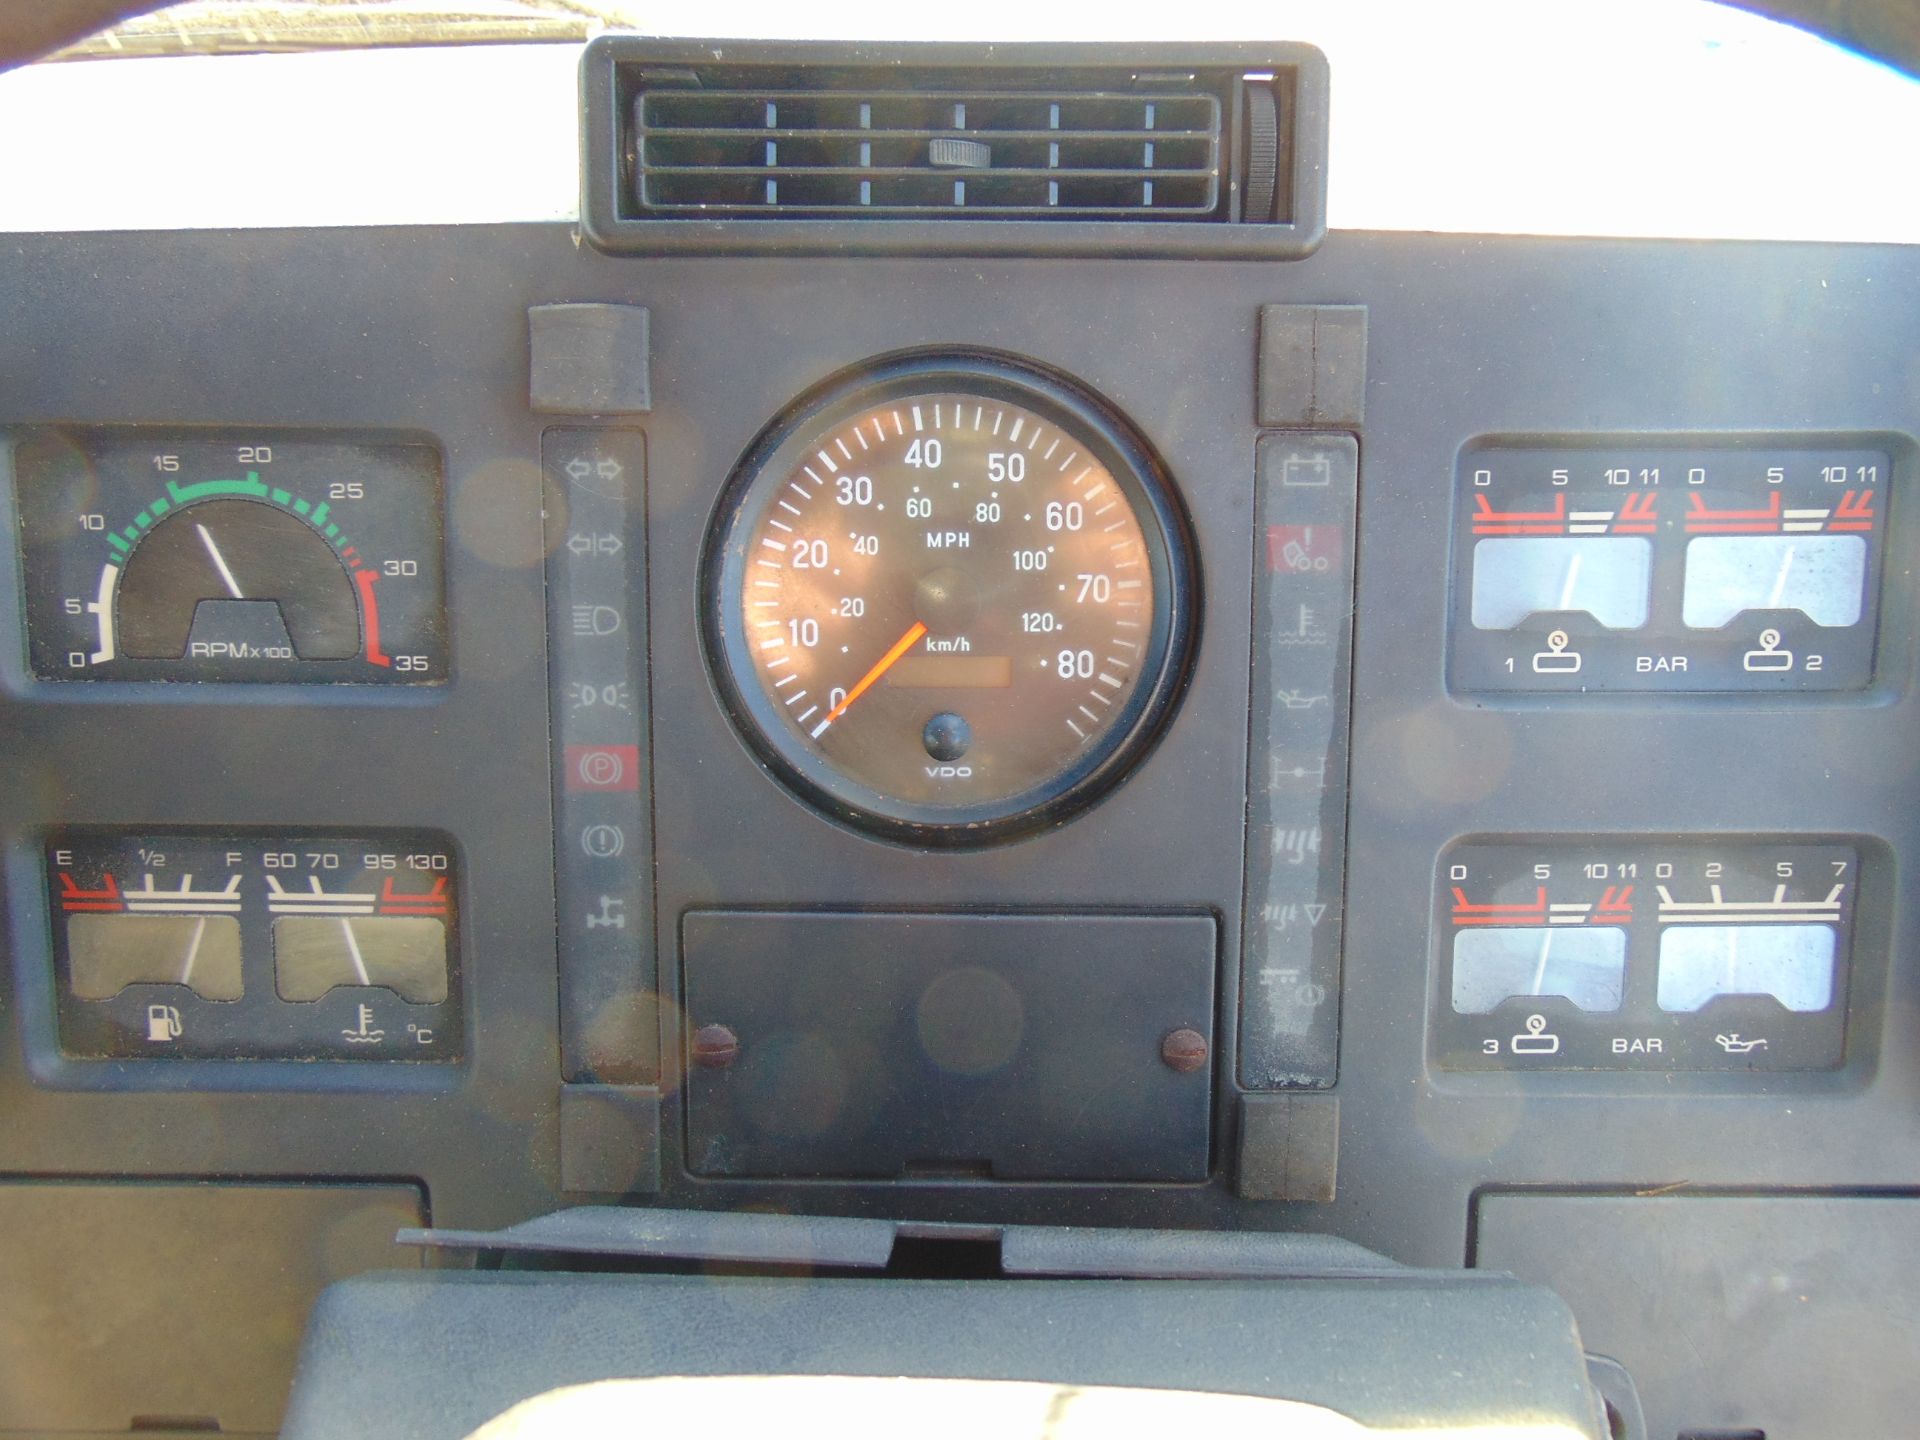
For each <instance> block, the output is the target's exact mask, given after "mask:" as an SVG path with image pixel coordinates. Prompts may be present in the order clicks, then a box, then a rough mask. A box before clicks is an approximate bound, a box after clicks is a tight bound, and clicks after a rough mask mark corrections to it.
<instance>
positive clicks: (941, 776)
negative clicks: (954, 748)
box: [927, 765, 973, 780]
mask: <svg viewBox="0 0 1920 1440" xmlns="http://www.w3.org/2000/svg"><path fill="white" fill-rule="evenodd" d="M927 778H928V779H929V780H971V779H972V778H973V767H972V766H971V765H929V766H927Z"/></svg>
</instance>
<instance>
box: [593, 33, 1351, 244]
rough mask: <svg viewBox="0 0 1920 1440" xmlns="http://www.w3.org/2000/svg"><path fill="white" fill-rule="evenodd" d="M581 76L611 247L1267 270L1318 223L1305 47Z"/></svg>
mask: <svg viewBox="0 0 1920 1440" xmlns="http://www.w3.org/2000/svg"><path fill="white" fill-rule="evenodd" d="M582 77H583V79H582V87H583V93H584V97H585V124H586V133H585V147H586V148H585V149H584V150H583V165H584V191H585V193H584V194H583V197H582V212H581V213H582V219H583V223H584V228H585V229H586V232H587V234H588V236H589V238H591V239H592V240H593V241H594V243H595V244H597V245H599V246H600V247H601V248H603V249H608V250H615V251H629V252H645V251H656V252H694V251H706V252H710V253H711V252H722V251H742V250H750V251H759V252H780V251H789V252H794V251H799V252H805V251H813V252H839V253H863V252H864V253H874V252H883V251H901V250H905V251H922V252H944V253H951V254H965V253H981V254H988V253H995V254H1063V253H1064V254H1096V253H1098V254H1140V255H1152V254H1166V255H1171V254H1220V255H1245V256H1268V257H1271V256H1281V255H1302V254H1306V253H1308V252H1309V251H1311V250H1312V249H1313V248H1314V246H1315V245H1317V244H1318V242H1319V239H1320V237H1321V235H1322V233H1323V231H1324V220H1323V215H1324V196H1325V163H1324V162H1325V149H1326V135H1325V96H1326V70H1325V61H1324V60H1323V59H1322V58H1321V57H1320V55H1319V53H1318V52H1317V51H1314V50H1311V49H1308V48H1307V47H1303V46H1265V47H1259V48H1258V49H1255V48H1253V47H1245V46H1239V47H1231V46H1230V47H1205V46H1194V45H1174V46H1153V47H1146V46H1139V47H1133V46H952V45H940V46H913V45H900V46H877V47H875V46H865V47H854V46H837V45H824V44H775V43H767V44H754V45H744V46H742V45H731V44H720V43H715V44H710V45H709V44H703V43H700V42H693V41H655V40H644V39H640V38H637V37H631V36H604V37H602V38H601V39H599V40H596V41H594V42H593V43H592V44H591V45H590V46H589V47H588V50H587V55H586V59H585V60H584V61H583V70H582ZM610 138H611V140H612V141H613V143H612V145H609V144H608V140H609V139H610ZM876 222H877V223H876Z"/></svg>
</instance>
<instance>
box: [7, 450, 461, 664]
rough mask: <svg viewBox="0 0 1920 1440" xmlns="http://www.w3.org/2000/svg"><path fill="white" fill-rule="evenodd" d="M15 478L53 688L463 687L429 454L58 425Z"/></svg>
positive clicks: (37, 635)
mask: <svg viewBox="0 0 1920 1440" xmlns="http://www.w3.org/2000/svg"><path fill="white" fill-rule="evenodd" d="M13 478H14V497H15V500H16V501H17V503H18V507H19V512H20V539H21V553H22V557H23V559H24V562H25V566H24V568H25V572H26V591H27V596H26V599H27V635H28V651H29V656H30V659H31V661H32V666H33V670H34V673H35V674H37V675H38V676H40V677H41V678H42V679H47V680H66V679H85V680H201V681H205V680H217V681H236V680H237V681H280V682H288V681H307V682H313V681H318V682H329V681H331V682H336V683H349V684H361V685H368V684H382V683H398V684H422V683H426V684H431V683H434V682H437V681H440V680H444V679H445V678H446V673H447V654H446V650H447V640H446V628H447V625H446V607H445V602H444V599H443V596H442V592H441V579H440V569H441V566H440V552H441V548H442V539H441V525H440V457H439V455H438V454H437V452H435V451H434V450H433V449H432V448H431V447H429V446H426V445H418V444H356V443H347V442H340V441H335V440H332V439H328V438H321V437H318V436H301V435H290V434H281V433H273V432H266V433H261V432H253V431H246V432H241V431H187V432H176V431H164V430H160V429H157V428H148V427H144V426H141V427H97V428H93V427H61V428H57V429H56V428H45V429H33V430H27V431H22V432H20V433H19V435H18V436H17V437H16V439H15V443H14V445H13Z"/></svg>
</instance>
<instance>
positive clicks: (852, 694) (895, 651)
mask: <svg viewBox="0 0 1920 1440" xmlns="http://www.w3.org/2000/svg"><path fill="white" fill-rule="evenodd" d="M926 633H927V627H926V623H925V622H924V621H921V620H916V621H914V622H913V628H912V629H911V630H909V631H907V633H906V634H904V635H902V636H901V637H900V638H899V639H898V640H896V641H894V642H893V648H892V649H891V650H889V651H887V653H886V654H884V655H882V656H881V657H880V659H879V660H878V661H877V662H876V663H875V664H874V667H873V668H872V669H871V670H869V671H867V673H866V674H864V675H862V676H861V677H860V683H859V684H858V685H856V686H854V687H853V688H852V689H851V690H849V691H847V694H846V698H845V699H843V700H842V701H841V702H840V703H839V704H838V705H836V706H834V707H833V708H832V709H831V710H829V711H828V712H827V718H826V719H825V720H824V721H822V722H821V725H820V730H824V729H826V728H827V726H829V725H831V724H832V723H833V722H834V721H836V720H838V719H839V718H840V717H841V716H842V715H844V714H846V713H847V707H848V706H849V705H851V704H853V702H854V701H856V700H858V699H859V698H860V697H861V696H862V695H864V694H866V693H867V691H869V690H871V689H872V688H873V682H874V681H876V680H878V679H879V678H880V677H881V676H882V675H884V674H886V673H887V671H888V670H890V669H891V668H892V667H893V662H894V661H896V660H898V659H899V658H900V657H901V656H902V655H904V654H906V653H907V651H909V650H911V649H912V648H913V647H914V645H915V643H916V642H918V640H919V639H920V637H921V636H922V635H924V634H926ZM820 730H816V731H814V732H813V733H814V734H815V735H818V734H819V733H820Z"/></svg>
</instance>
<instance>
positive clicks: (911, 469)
mask: <svg viewBox="0 0 1920 1440" xmlns="http://www.w3.org/2000/svg"><path fill="white" fill-rule="evenodd" d="M1188 548H1189V547H1188V545H1187V542H1186V530H1185V525H1184V522H1183V519H1182V517H1181V514H1180V512H1179V510H1178V507H1177V506H1176V504H1175V502H1174V500H1173V497H1172V493H1171V489H1170V487H1169V485H1168V482H1167V479H1166V477H1165V474H1164V473H1163V471H1162V469H1161V467H1160V465H1159V463H1158V461H1157V460H1156V459H1155V458H1154V457H1153V454H1152V452H1151V450H1150V449H1149V448H1148V446H1147V445H1146V443H1145V442H1144V441H1143V440H1142V439H1141V438H1140V437H1139V436H1138V435H1137V434H1136V433H1135V432H1134V431H1133V429H1132V428H1131V427H1130V426H1129V425H1128V424H1127V423H1126V422H1125V421H1124V420H1123V419H1121V417H1120V416H1118V415H1117V414H1116V413H1114V412H1113V411H1111V410H1110V409H1109V408H1108V407H1107V406H1105V405H1104V404H1103V403H1101V402H1100V401H1098V400H1096V399H1095V398H1094V397H1092V396H1091V395H1089V394H1087V393H1085V392H1084V391H1081V390H1080V389H1079V388H1077V387H1076V386H1074V385H1072V384H1070V383H1068V382H1066V381H1063V380H1061V379H1059V378H1057V377H1055V376H1053V375H1051V374H1049V373H1046V372H1043V371H1040V370H1038V369H1037V368H1034V367H1031V366H1029V365H1026V364H1024V363H1021V362H1017V361H1013V360H1010V359H1006V358H1002V357H998V356H991V355H985V354H975V353H966V354H951V353H949V354H915V355H908V356H900V357H895V358H893V359H890V360H886V361H882V362H879V363H877V364H875V365H872V366H869V367H866V368H864V369H862V370H861V371H859V372H857V373H856V374H854V375H853V376H852V377H850V378H847V377H843V378H841V379H839V380H837V381H834V382H829V384H828V385H826V386H825V387H823V388H822V389H820V390H818V391H816V392H815V393H813V394H812V395H810V396H808V397H806V398H804V399H803V400H801V401H800V402H799V403H798V404H797V405H796V406H795V407H794V408H793V409H792V410H791V411H789V412H788V414H787V415H785V416H783V417H782V418H781V419H780V420H778V421H776V422H775V423H774V424H773V425H772V426H771V427H769V428H768V430H767V431H766V432H765V433H764V434H763V435H762V436H761V438H760V440H759V441H758V442H757V443H756V444H755V445H754V446H753V447H752V449H751V450H750V451H749V452H748V454H747V456H746V458H745V459H744V460H743V461H742V463H741V465H740V467H739V469H738V471H737V472H736V474H735V476H734V479H733V482H732V483H731V485H730V486H729V487H728V490H727V493H726V496H725V498H724V500H723V502H722V507H721V511H720V513H719V515H718V517H717V518H716V522H715V525H714V542H713V546H712V548H711V550H710V552H709V554H708V556H707V565H706V574H705V582H704V583H705V592H706V596H705V598H706V614H707V620H708V634H707V639H708V648H709V652H710V655H711V658H712V660H713V663H714V668H715V672H716V674H717V676H718V678H719V680H720V686H721V690H722V693H723V695H724V696H725V697H726V699H727V700H728V702H729V705H730V708H731V709H732V711H733V714H734V717H735V719H736V721H737V722H738V723H739V725H740V728H741V731H742V734H743V735H744V737H745V738H746V739H747V740H748V742H749V743H750V744H751V745H752V746H753V747H754V749H755V750H756V751H757V752H758V753H759V754H760V755H761V757H762V758H763V759H764V760H766V761H767V762H768V763H769V764H770V765H771V766H772V767H773V768H774V770H775V771H776V773H778V774H779V775H780V777H781V778H782V779H783V780H785V781H786V782H787V783H788V784H789V785H790V786H791V787H792V788H793V789H795V790H796V791H797V792H798V793H799V794H800V795H802V796H803V797H804V798H805V799H807V800H809V801H810V802H812V803H814V804H815V805H817V806H819V807H821V808H823V809H825V810H827V811H828V812H829V813H831V814H834V815H836V816H837V817H839V818H841V819H843V820H846V821H849V822H851V823H854V824H858V825H861V826H863V827H865V828H867V829H870V830H875V831H877V832H879V833H882V834H886V835H890V836H893V837H895V838H903V839H912V840H917V841H920V842H922V843H930V844H970V843H980V842H983V841H986V840H990V839H998V838H1003V837H1005V836H1008V835H1010V834H1016V833H1023V832H1025V831H1029V830H1031V829H1034V828H1037V827H1039V826H1041V825H1045V824H1049V823H1052V822H1054V821H1057V820H1059V819H1061V818H1063V817H1064V816H1065V815H1066V814H1068V813H1070V812H1071V811H1072V810H1074V809H1076V808H1078V807H1079V806H1081V805H1084V804H1086V803H1087V802H1089V801H1091V800H1092V799H1093V798H1094V797H1096V796H1097V795H1098V794H1100V793H1101V792H1102V791H1104V790H1105V789H1107V788H1109V787H1110V786H1111V785H1112V784H1113V783H1114V782H1115V781H1116V780H1117V779H1119V778H1120V777H1121V776H1122V775H1123V774H1124V773H1125V771H1126V769H1127V768H1128V767H1129V766H1130V765H1131V764H1133V763H1135V762H1136V761H1137V760H1138V758H1139V756H1140V753H1141V751H1142V749H1143V748H1144V747H1145V746H1146V745H1147V744H1148V743H1150V742H1151V739H1152V737H1153V735H1154V733H1155V732H1156V730H1157V728H1158V726H1159V724H1160V723H1161V722H1162V721H1163V720H1164V719H1165V717H1166V715H1167V713H1168V711H1169V708H1170V706H1171V704H1172V701H1173V699H1174V697H1175V694H1176V692H1177V690H1178V687H1179V681H1180V678H1181V674H1182V671H1183V666H1184V662H1185V658H1186V652H1187V649H1188V645H1189V642H1190V640H1191V636H1192V630H1193V621H1194V613H1193V611H1194V605H1193V602H1192V598H1191V597H1192V593H1193V592H1192V588H1191V585H1190V582H1189V579H1188V573H1187V572H1188V569H1189V563H1190V562H1189V559H1188Z"/></svg>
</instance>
